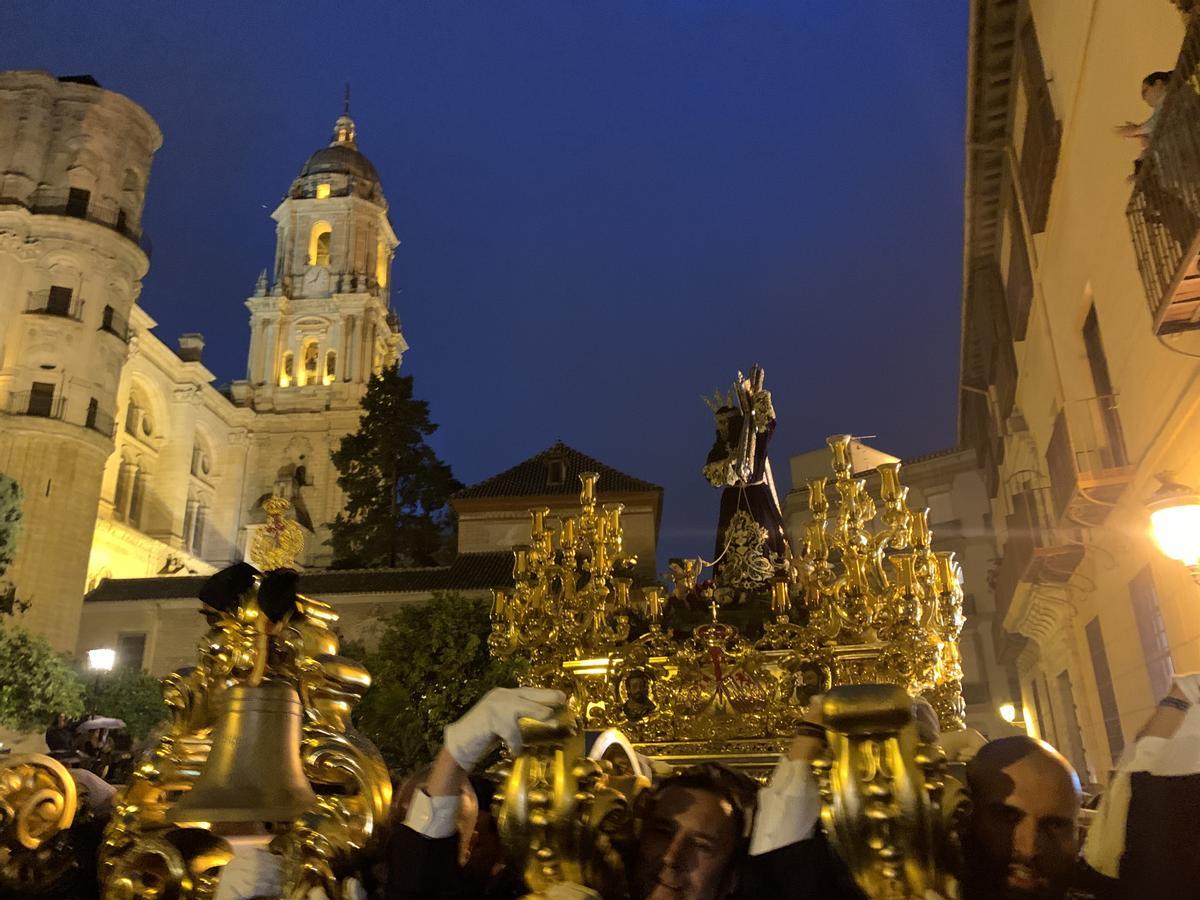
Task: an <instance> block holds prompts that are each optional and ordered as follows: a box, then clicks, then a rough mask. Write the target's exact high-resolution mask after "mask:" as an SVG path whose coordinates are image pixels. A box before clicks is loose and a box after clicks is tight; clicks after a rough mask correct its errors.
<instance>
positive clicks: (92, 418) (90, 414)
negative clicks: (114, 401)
mask: <svg viewBox="0 0 1200 900" xmlns="http://www.w3.org/2000/svg"><path fill="white" fill-rule="evenodd" d="M99 411H100V404H99V403H97V402H96V398H95V397H93V398H92V399H91V400H89V401H88V408H87V418H86V419H84V422H83V424H84V425H85V426H86V427H88V428H95V427H96V413H98V412H99Z"/></svg>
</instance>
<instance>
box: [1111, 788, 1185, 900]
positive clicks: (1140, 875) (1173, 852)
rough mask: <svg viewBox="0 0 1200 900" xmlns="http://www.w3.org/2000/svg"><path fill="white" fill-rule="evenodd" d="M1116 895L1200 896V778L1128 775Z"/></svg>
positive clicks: (1169, 899)
mask: <svg viewBox="0 0 1200 900" xmlns="http://www.w3.org/2000/svg"><path fill="white" fill-rule="evenodd" d="M1129 782H1130V798H1129V815H1128V818H1127V819H1126V825H1125V854H1124V855H1123V856H1122V857H1121V866H1120V880H1119V884H1118V887H1117V891H1116V893H1115V894H1114V895H1113V896H1114V897H1119V898H1122V900H1123V898H1134V897H1137V898H1143V897H1153V898H1155V900H1174V898H1177V897H1180V898H1182V897H1187V898H1194V897H1200V813H1198V810H1200V775H1173V776H1170V775H1151V774H1150V773H1149V772H1134V773H1132V774H1131V775H1130V778H1129Z"/></svg>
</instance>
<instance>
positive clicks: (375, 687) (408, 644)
mask: <svg viewBox="0 0 1200 900" xmlns="http://www.w3.org/2000/svg"><path fill="white" fill-rule="evenodd" d="M488 612H489V604H488V603H487V602H486V601H484V600H475V599H471V598H468V597H464V596H462V595H461V594H456V593H450V592H447V593H437V594H435V595H434V597H433V599H432V600H430V601H429V602H428V603H423V604H413V605H411V606H405V607H403V608H401V609H400V610H398V611H397V612H395V613H393V614H392V615H391V616H389V617H388V618H387V619H386V620H384V627H383V631H382V633H381V635H380V640H379V646H378V649H376V650H375V651H374V652H371V653H363V652H362V648H361V647H358V648H355V647H353V646H351V645H347V646H346V647H344V648H343V650H342V652H343V653H344V654H346V655H348V656H352V657H354V658H357V659H359V660H361V661H362V662H363V663H364V664H365V665H366V666H367V668H368V669H369V670H370V672H371V680H372V683H371V689H370V690H369V691H367V694H366V696H365V697H363V699H362V702H361V703H359V704H358V707H357V708H356V709H355V712H354V721H355V723H356V724H357V725H358V727H359V728H360V729H361V730H362V731H363V732H365V733H366V734H367V735H368V736H369V737H370V738H371V739H372V740H373V741H375V744H376V746H378V747H379V749H380V750H381V751H382V753H383V755H384V758H385V759H386V760H387V762H388V765H389V766H391V767H392V768H394V769H398V770H400V771H402V772H412V771H414V770H416V769H418V768H420V767H421V766H423V765H425V764H426V763H428V762H429V761H430V760H432V759H433V757H434V754H435V753H436V752H437V749H438V747H440V746H441V744H442V729H444V728H445V727H446V726H447V725H448V724H450V723H451V722H453V721H454V720H455V719H457V718H458V717H459V716H461V715H462V714H463V713H464V712H466V711H467V709H468V708H470V706H471V705H472V704H473V703H474V702H475V701H476V700H478V699H479V698H480V697H482V696H483V695H484V694H485V693H487V692H488V691H489V690H491V689H492V688H494V687H513V686H515V685H516V683H517V675H518V674H519V673H520V672H521V671H522V670H523V669H524V667H525V665H526V663H525V662H524V660H520V659H509V660H495V659H492V658H491V657H490V656H489V654H488V649H487V638H488V632H489V631H490V629H491V622H490V618H489V615H488ZM355 654H358V655H355Z"/></svg>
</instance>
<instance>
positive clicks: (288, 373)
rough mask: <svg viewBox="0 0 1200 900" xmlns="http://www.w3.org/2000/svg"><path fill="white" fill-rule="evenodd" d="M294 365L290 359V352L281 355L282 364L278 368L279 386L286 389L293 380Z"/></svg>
mask: <svg viewBox="0 0 1200 900" xmlns="http://www.w3.org/2000/svg"><path fill="white" fill-rule="evenodd" d="M294 366H295V363H294V361H293V357H292V351H291V350H288V351H287V352H286V353H284V354H283V362H282V363H281V364H280V366H279V386H280V387H288V386H289V385H291V383H292V380H293V379H294V378H295V373H294V371H293V368H294Z"/></svg>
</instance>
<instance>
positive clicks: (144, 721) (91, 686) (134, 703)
mask: <svg viewBox="0 0 1200 900" xmlns="http://www.w3.org/2000/svg"><path fill="white" fill-rule="evenodd" d="M84 705H85V707H86V708H87V711H88V712H90V713H95V714H96V715H100V716H112V717H114V718H117V719H121V720H123V721H124V722H125V727H126V728H127V729H128V731H129V733H130V734H131V735H132V736H133V738H134V739H135V740H141V739H142V738H144V737H145V736H146V735H147V734H149V733H150V730H151V729H152V728H154V726H155V725H157V724H158V723H159V722H162V721H163V720H164V719H166V717H167V705H166V704H165V703H163V697H162V685H161V684H160V683H159V680H158V679H157V678H155V677H154V676H153V675H149V674H147V673H146V672H143V671H141V670H140V669H118V670H117V671H115V672H109V673H108V674H106V675H103V676H101V677H100V678H98V679H92V680H91V681H90V682H89V683H88V688H87V698H86V700H85V704H84Z"/></svg>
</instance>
